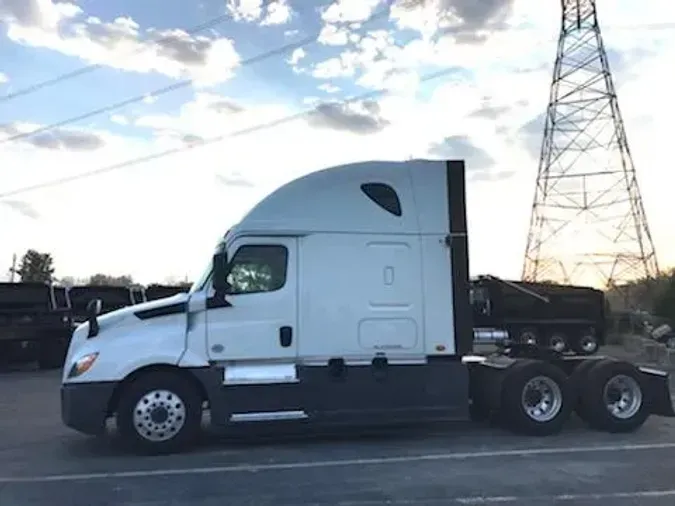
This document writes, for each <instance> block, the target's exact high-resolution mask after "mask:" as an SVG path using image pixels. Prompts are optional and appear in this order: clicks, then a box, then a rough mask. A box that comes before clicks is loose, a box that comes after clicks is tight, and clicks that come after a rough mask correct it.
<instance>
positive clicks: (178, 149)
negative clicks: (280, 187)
mask: <svg viewBox="0 0 675 506" xmlns="http://www.w3.org/2000/svg"><path fill="white" fill-rule="evenodd" d="M457 68H458V67H454V66H453V67H446V68H444V69H442V70H439V71H436V72H432V73H429V74H427V75H425V76H423V77H422V78H421V79H420V82H426V81H431V80H433V79H437V78H439V77H442V76H445V75H447V74H449V73H450V72H453V71H455V70H457ZM385 91H386V90H374V91H369V92H366V93H362V94H360V95H357V96H355V97H351V98H349V99H346V100H343V101H342V102H341V104H342V105H347V104H350V103H353V102H361V101H363V100H368V99H371V98H374V97H376V96H378V95H381V94H383V93H385ZM313 112H317V108H316V107H313V108H310V109H306V110H304V111H301V112H298V113H295V114H290V115H288V116H284V117H283V118H280V119H277V120H274V121H270V122H267V123H261V124H258V125H254V126H252V127H248V128H244V129H242V130H237V131H236V132H232V133H229V134H223V135H218V136H216V137H211V138H209V139H204V140H202V141H201V142H199V143H198V144H196V145H187V146H180V147H176V148H171V149H167V150H164V151H160V152H157V153H152V154H150V155H146V156H141V157H138V158H132V159H130V160H125V161H123V162H119V163H115V164H112V165H107V166H105V167H101V168H98V169H95V170H92V171H88V172H84V173H81V174H75V175H73V176H66V177H62V178H59V179H54V180H52V181H46V182H44V183H38V184H34V185H31V186H24V187H23V188H17V189H16V190H10V191H8V192H4V193H0V199H4V198H7V197H12V196H14V195H18V194H21V193H27V192H31V191H35V190H41V189H44V188H51V187H54V186H61V185H64V184H67V183H72V182H75V181H79V180H82V179H88V178H92V177H96V176H100V175H102V174H105V173H108V172H114V171H117V170H121V169H125V168H127V167H132V166H134V165H138V164H141V163H145V162H150V161H153V160H157V159H160V158H164V157H166V156H171V155H176V154H179V153H181V152H183V151H188V150H190V149H198V148H200V147H203V146H206V145H208V144H213V143H216V142H220V141H222V140H225V139H229V138H233V137H240V136H243V135H248V134H251V133H254V132H257V131H260V130H266V129H268V128H272V127H275V126H279V125H282V124H284V123H288V122H291V121H293V120H296V119H300V118H302V117H303V116H306V115H308V114H311V113H313Z"/></svg>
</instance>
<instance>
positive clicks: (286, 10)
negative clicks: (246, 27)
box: [226, 0, 293, 26]
mask: <svg viewBox="0 0 675 506" xmlns="http://www.w3.org/2000/svg"><path fill="white" fill-rule="evenodd" d="M226 7H227V10H228V11H229V12H230V14H232V18H233V19H234V20H235V21H241V22H246V23H252V22H258V23H260V25H262V26H269V25H283V24H285V23H288V22H289V21H290V20H291V17H292V15H293V11H292V9H291V7H290V5H289V4H288V0H272V1H271V2H263V0H227V2H226Z"/></svg>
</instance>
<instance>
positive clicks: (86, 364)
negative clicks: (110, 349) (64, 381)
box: [68, 353, 98, 378]
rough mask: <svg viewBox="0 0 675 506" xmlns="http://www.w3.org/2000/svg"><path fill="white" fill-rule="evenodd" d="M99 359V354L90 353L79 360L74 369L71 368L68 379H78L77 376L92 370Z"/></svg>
mask: <svg viewBox="0 0 675 506" xmlns="http://www.w3.org/2000/svg"><path fill="white" fill-rule="evenodd" d="M97 357H98V353H89V354H88V355H85V356H84V357H81V358H79V359H77V361H76V362H75V363H74V364H73V367H71V369H70V372H69V373H68V377H69V378H76V377H77V376H80V375H82V374H84V373H85V372H87V371H88V370H89V369H91V366H93V365H94V362H95V361H96V358H97Z"/></svg>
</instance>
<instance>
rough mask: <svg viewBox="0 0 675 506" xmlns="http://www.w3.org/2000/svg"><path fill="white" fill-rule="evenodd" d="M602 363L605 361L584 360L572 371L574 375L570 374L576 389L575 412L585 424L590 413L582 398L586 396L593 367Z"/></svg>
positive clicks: (571, 383)
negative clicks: (589, 374)
mask: <svg viewBox="0 0 675 506" xmlns="http://www.w3.org/2000/svg"><path fill="white" fill-rule="evenodd" d="M605 360H606V359H605ZM602 361H603V360H594V359H588V360H584V361H583V362H581V363H580V364H579V365H577V366H576V367H575V368H574V370H573V371H572V374H570V378H569V382H570V385H571V386H572V388H573V389H574V396H575V397H574V398H575V405H574V410H575V411H576V413H577V415H579V418H581V419H582V420H584V421H585V422H588V413H587V412H586V410H585V408H584V405H583V403H582V402H581V396H582V395H584V392H585V391H586V389H587V387H588V373H589V371H590V370H591V369H592V368H593V367H595V366H596V365H597V364H598V363H599V362H602Z"/></svg>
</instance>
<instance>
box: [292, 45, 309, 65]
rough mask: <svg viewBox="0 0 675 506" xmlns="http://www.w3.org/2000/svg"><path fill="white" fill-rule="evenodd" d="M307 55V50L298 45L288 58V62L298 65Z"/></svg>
mask: <svg viewBox="0 0 675 506" xmlns="http://www.w3.org/2000/svg"><path fill="white" fill-rule="evenodd" d="M305 56H307V53H306V52H305V50H304V49H303V48H301V47H298V48H296V49H294V50H293V52H292V53H291V56H290V57H289V58H288V63H290V64H291V65H297V64H298V62H299V61H300V60H302V59H303V58H304V57H305Z"/></svg>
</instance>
